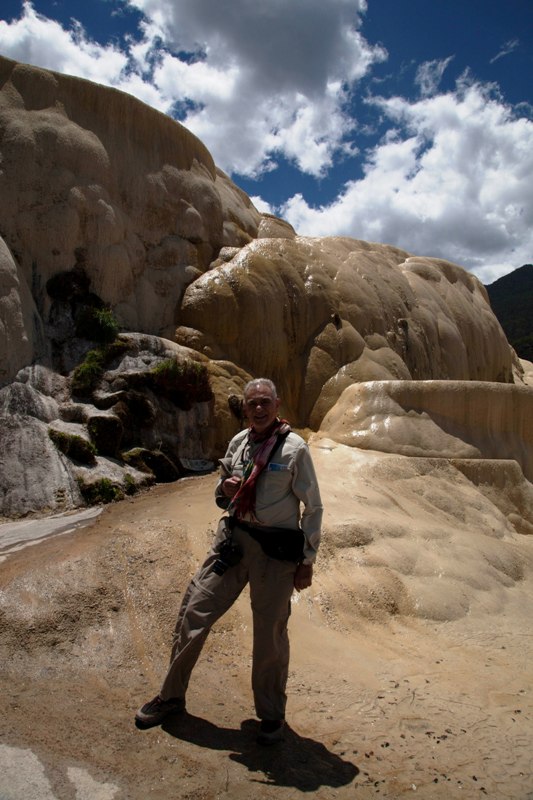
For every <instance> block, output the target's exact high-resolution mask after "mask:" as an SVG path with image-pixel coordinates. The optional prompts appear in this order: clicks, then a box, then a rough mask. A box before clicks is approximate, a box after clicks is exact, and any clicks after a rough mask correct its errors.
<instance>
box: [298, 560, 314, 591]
mask: <svg viewBox="0 0 533 800" xmlns="http://www.w3.org/2000/svg"><path fill="white" fill-rule="evenodd" d="M312 582H313V565H312V564H298V566H297V567H296V572H295V573H294V588H295V589H296V591H297V592H301V591H302V589H308V588H309V587H310V586H311V584H312Z"/></svg>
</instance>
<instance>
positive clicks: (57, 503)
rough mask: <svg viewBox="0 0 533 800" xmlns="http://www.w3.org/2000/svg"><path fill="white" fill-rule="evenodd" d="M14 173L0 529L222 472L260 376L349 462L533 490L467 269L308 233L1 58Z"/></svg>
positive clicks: (524, 446) (521, 435) (5, 216)
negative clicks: (437, 462) (374, 460)
mask: <svg viewBox="0 0 533 800" xmlns="http://www.w3.org/2000/svg"><path fill="white" fill-rule="evenodd" d="M0 159H1V165H2V169H1V170H0V214H1V219H0V223H1V225H0V231H1V233H2V236H3V239H1V240H0V389H1V391H0V453H1V454H2V455H1V456H0V458H1V459H2V461H1V477H0V513H3V514H7V515H8V516H15V515H18V514H25V513H29V512H31V511H40V510H50V511H57V510H62V509H69V508H73V507H75V506H76V505H80V504H83V503H84V502H87V498H88V497H92V498H93V501H94V497H95V496H97V495H98V492H104V493H105V492H107V493H108V499H109V492H111V495H110V496H111V497H113V496H118V495H120V494H121V493H126V492H128V491H130V490H134V489H135V488H137V487H138V486H140V485H143V484H144V483H145V482H149V481H150V480H152V481H153V480H167V479H169V476H171V477H173V476H179V475H181V474H183V470H184V469H185V468H184V466H183V465H184V464H185V463H187V464H189V465H191V464H213V463H214V462H215V461H216V459H217V458H218V457H220V456H221V455H222V453H223V451H224V449H225V446H226V444H227V441H228V439H229V438H230V437H231V436H232V435H233V434H234V433H236V432H237V431H238V430H239V429H240V428H241V427H242V425H243V420H242V418H241V416H240V412H239V408H240V406H239V397H240V395H241V393H242V388H243V386H244V384H245V383H246V381H247V380H249V379H250V378H252V377H257V376H267V377H269V378H272V379H273V380H274V381H275V382H276V383H277V385H278V387H279V390H280V393H281V397H282V403H283V404H282V412H283V413H284V414H285V415H286V416H288V417H289V418H290V419H291V421H292V423H293V424H294V425H295V426H297V427H300V428H308V429H311V431H315V432H316V431H319V432H320V437H321V438H324V437H327V436H328V435H329V436H330V437H331V441H333V440H335V441H337V443H341V444H342V446H343V447H344V446H345V445H350V446H352V445H356V446H361V447H366V448H371V449H375V450H379V449H381V450H385V451H387V452H391V453H405V454H408V455H414V456H418V455H423V456H424V457H428V454H430V456H431V457H435V456H437V455H439V454H440V455H439V457H440V456H443V457H445V458H448V459H459V460H462V461H465V462H466V461H472V460H474V461H475V460H476V459H477V460H481V461H483V460H484V459H487V458H491V459H494V458H504V459H514V460H516V462H517V463H518V464H520V465H521V468H522V470H523V471H524V474H526V475H528V476H530V475H531V470H532V462H531V429H530V427H528V423H527V419H529V418H531V414H530V410H529V403H530V399H531V395H530V392H531V389H530V387H529V386H528V375H529V372H528V370H527V369H526V368H525V367H524V365H523V364H520V363H519V362H518V359H517V357H516V354H514V352H513V351H512V349H511V348H510V347H509V345H508V343H507V340H506V338H505V336H504V334H503V331H502V329H501V327H500V325H499V323H498V322H497V320H496V317H495V316H494V314H493V313H492V311H491V309H490V305H489V303H488V299H487V294H486V291H485V289H484V287H483V286H482V284H481V283H480V282H479V281H478V280H477V279H476V278H475V277H473V276H472V275H470V274H468V273H467V272H465V270H463V269H462V268H461V267H459V266H456V265H454V264H451V263H449V262H446V261H443V260H438V259H432V258H423V257H420V256H414V255H412V254H410V253H407V252H405V251H401V250H398V249H396V248H394V247H390V246H386V245H381V244H376V243H369V242H362V241H358V240H355V239H349V238H340V237H338V238H305V237H300V236H298V235H297V232H296V231H294V229H293V228H292V227H291V226H290V225H289V224H288V223H287V222H285V221H283V220H280V219H278V218H276V217H274V216H272V215H269V214H261V213H259V212H258V211H257V209H256V208H255V207H254V206H253V203H252V202H251V200H250V198H249V197H248V196H247V195H246V194H245V193H244V192H243V191H241V190H240V189H239V188H238V187H237V186H236V185H235V184H234V183H233V182H232V181H231V180H230V178H229V177H228V176H227V175H225V174H224V173H223V172H222V171H221V170H219V169H217V168H216V166H215V164H214V163H213V159H212V157H211V155H210V153H209V152H208V150H207V149H206V148H205V146H204V145H203V144H202V143H201V142H200V141H199V140H198V139H197V138H196V137H194V136H193V135H192V134H191V133H190V132H189V131H187V130H186V129H185V128H183V126H181V125H180V124H178V123H177V122H175V121H173V120H172V119H170V118H169V117H167V116H165V115H163V114H160V113H158V112H157V111H154V110H153V109H151V108H149V107H148V106H146V105H144V104H143V103H140V102H139V101H137V100H135V99H134V98H132V97H130V96H128V95H126V94H123V93H121V92H117V91H115V90H112V89H108V88H104V87H101V86H97V85H95V84H92V83H90V82H87V81H83V80H80V79H78V78H72V77H68V76H64V75H59V74H56V73H52V72H49V71H46V70H42V69H36V68H34V67H30V66H27V65H24V64H18V63H16V62H13V61H9V60H7V59H2V58H0ZM515 379H516V381H517V384H519V385H517V386H510V385H509V386H506V384H513V381H514V380H515ZM426 382H429V383H426ZM465 386H466V387H467V388H464V387H465ZM428 387H430V388H428ZM449 404H454V409H453V413H452V412H451V411H450V410H449V408H448V405H449ZM491 409H492V410H491ZM494 409H498V411H497V413H496V411H494ZM517 409H519V411H518V412H517ZM528 415H529V417H528ZM510 420H512V422H511V421H510ZM339 446H341V445H339ZM110 487H111V488H110ZM111 490H112V491H111ZM113 492H115V493H118V494H116V495H113Z"/></svg>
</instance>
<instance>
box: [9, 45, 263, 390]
mask: <svg viewBox="0 0 533 800" xmlns="http://www.w3.org/2000/svg"><path fill="white" fill-rule="evenodd" d="M0 132H1V135H2V144H1V149H2V171H1V173H0V208H1V209H2V233H3V236H4V238H5V241H6V244H7V247H8V248H9V250H10V251H11V253H12V254H13V255H14V256H15V260H16V262H17V265H18V269H17V273H18V275H17V279H18V283H19V286H21V287H22V289H21V292H22V294H21V297H20V300H19V302H20V304H21V317H22V319H24V320H25V321H26V322H27V321H28V319H29V318H30V317H31V316H32V312H31V300H30V298H29V297H28V296H27V294H28V293H27V289H26V286H31V291H32V294H33V301H34V303H35V304H36V306H37V308H38V310H39V313H40V314H41V315H43V316H46V314H47V311H48V307H49V298H48V296H47V294H46V290H45V287H46V282H47V281H48V279H49V278H50V277H52V276H53V275H55V274H57V273H58V272H62V271H65V270H70V269H72V268H73V267H75V266H76V265H79V266H82V267H83V268H84V269H85V270H86V272H87V274H88V276H89V277H90V280H91V289H92V291H93V292H95V293H96V294H97V295H99V296H100V297H101V298H102V300H103V301H104V302H105V303H107V304H109V305H110V306H112V307H113V309H114V311H115V313H116V315H117V318H118V319H119V322H120V323H121V324H123V325H124V326H125V327H127V328H128V329H130V330H140V331H145V332H149V333H160V334H162V335H165V334H168V333H169V332H171V331H172V329H173V327H175V314H176V306H177V304H178V301H179V299H180V297H181V295H182V293H183V290H184V288H185V286H186V285H187V284H188V283H190V282H191V281H192V280H194V278H195V277H197V276H198V275H199V274H200V273H201V272H203V271H204V270H205V269H206V267H207V266H208V264H209V263H210V261H211V260H212V258H213V257H215V256H216V255H218V251H219V250H220V247H221V246H222V245H223V244H224V245H235V246H239V247H240V246H241V245H242V244H243V243H245V242H247V241H249V240H250V238H251V237H252V236H256V235H257V229H258V225H259V222H260V219H261V215H260V214H259V212H258V211H257V210H256V209H255V208H254V207H253V205H252V203H251V201H250V200H249V198H247V197H246V196H245V195H244V193H243V192H241V191H240V190H239V189H237V187H236V186H235V185H234V184H232V183H231V181H230V180H229V179H228V178H227V176H225V175H224V174H223V173H222V172H220V171H217V170H216V168H215V165H214V163H213V160H212V158H211V156H210V154H209V152H208V151H207V149H206V148H205V147H204V145H203V144H202V143H201V142H200V141H199V140H198V139H197V138H196V137H195V136H193V135H192V134H191V133H190V132H189V131H187V130H186V129H185V128H183V127H182V126H181V125H179V123H177V122H174V121H173V120H171V119H170V118H169V117H167V116H165V115H163V114H160V113H158V112H156V111H154V110H153V109H151V108H149V107H148V106H145V105H144V104H143V103H140V102H139V101H137V100H135V99H134V98H133V97H131V96H129V95H126V94H124V93H122V92H118V91H114V90H112V89H105V88H103V87H101V86H97V85H95V84H93V83H90V82H88V81H83V80H80V79H78V78H71V77H68V76H64V75H59V74H55V73H52V72H48V71H46V70H41V69H36V68H35V67H30V66H27V65H24V64H17V63H15V62H13V61H9V60H7V59H3V58H0ZM6 259H7V260H9V259H8V254H7V253H6V252H5V249H2V251H1V252H0V264H1V266H0V269H1V270H2V272H1V273H0V274H1V275H2V284H3V283H4V282H5V280H7V277H6V278H4V277H3V276H4V274H5V272H6ZM11 280H12V281H13V280H14V277H12V278H11ZM2 288H4V287H2ZM2 294H4V290H3V291H2ZM9 327H10V329H13V325H12V324H10V326H9ZM28 336H29V332H27V334H26V338H28ZM1 344H2V345H3V342H2V343H1ZM31 344H32V342H31V337H30V338H29V339H28V344H27V346H26V351H24V350H21V360H22V361H24V359H25V358H27V357H28V352H29V351H31V350H32V348H31ZM28 348H29V351H28ZM1 350H2V352H3V351H4V347H3V346H2V348H1ZM24 352H25V355H23V353H24ZM15 360H16V359H15ZM26 363H27V362H26ZM14 366H15V365H14V364H13V365H12V367H11V368H10V369H9V370H8V373H7V374H8V377H9V378H11V377H13V368H14ZM5 369H6V367H5V365H4V370H5ZM15 371H16V370H15Z"/></svg>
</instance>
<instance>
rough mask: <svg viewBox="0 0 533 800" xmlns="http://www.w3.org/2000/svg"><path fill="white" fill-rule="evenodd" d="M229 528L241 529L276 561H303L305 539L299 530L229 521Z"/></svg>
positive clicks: (234, 520)
mask: <svg viewBox="0 0 533 800" xmlns="http://www.w3.org/2000/svg"><path fill="white" fill-rule="evenodd" d="M229 525H230V527H231V528H233V527H237V528H242V530H243V531H246V533H247V534H249V535H250V536H251V537H252V539H255V541H256V542H257V543H258V544H260V545H261V548H262V550H263V553H264V554H265V555H267V556H269V557H270V558H276V559H277V560H278V561H294V562H296V563H298V562H299V561H301V560H302V559H303V552H304V544H305V537H304V535H303V533H302V531H301V530H294V529H293V528H268V527H267V526H266V525H261V526H260V527H259V526H257V525H250V524H249V523H248V522H243V521H242V520H240V519H239V520H236V519H234V518H233V517H230V519H229Z"/></svg>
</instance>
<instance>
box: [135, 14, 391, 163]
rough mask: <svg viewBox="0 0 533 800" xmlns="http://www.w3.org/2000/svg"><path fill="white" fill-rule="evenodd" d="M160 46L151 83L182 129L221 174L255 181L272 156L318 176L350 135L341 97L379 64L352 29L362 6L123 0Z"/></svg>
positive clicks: (375, 50) (375, 52)
mask: <svg viewBox="0 0 533 800" xmlns="http://www.w3.org/2000/svg"><path fill="white" fill-rule="evenodd" d="M129 2H130V5H132V6H135V7H136V8H137V9H139V10H140V11H142V12H143V13H144V14H146V16H147V17H148V18H149V19H150V20H154V21H155V22H156V24H157V29H158V33H159V35H160V36H162V37H163V39H164V42H165V45H167V46H168V47H169V48H172V49H173V51H174V52H182V51H186V52H188V53H194V54H196V56H197V57H198V59H199V60H196V61H195V62H194V63H185V62H184V61H180V59H179V58H176V57H175V56H172V55H170V54H169V55H167V56H165V57H164V58H163V59H162V62H161V65H160V68H159V69H157V70H156V72H155V73H154V81H155V83H156V85H157V86H158V87H159V89H160V90H161V91H162V93H163V94H164V95H165V96H168V95H169V94H170V93H171V92H172V91H174V93H175V98H176V100H181V101H183V100H187V101H188V102H189V103H190V105H191V108H190V109H189V110H188V112H187V114H186V116H185V118H184V119H183V120H182V121H183V122H184V124H185V125H186V126H187V127H188V128H189V129H190V130H192V131H193V133H195V134H196V135H197V136H199V138H200V139H202V141H203V142H204V143H205V144H206V145H207V147H208V148H209V150H210V151H211V153H212V154H213V157H214V159H215V161H216V162H217V164H219V165H220V166H221V167H222V168H223V169H224V170H226V171H227V172H230V173H233V174H234V173H240V174H242V175H249V176H252V175H253V176H257V175H259V174H260V173H261V172H263V171H265V170H269V169H271V168H272V166H273V162H274V160H275V158H276V156H277V155H278V154H283V155H284V156H285V157H286V158H288V159H289V160H291V161H293V162H294V163H295V164H296V165H297V167H298V168H299V169H300V170H301V171H302V172H307V173H309V174H311V175H315V176H318V175H321V174H323V173H324V172H325V171H326V170H327V169H328V168H329V167H330V166H331V164H332V161H333V158H334V155H335V153H336V152H338V151H339V150H342V149H343V148H344V144H343V138H344V136H345V135H346V133H347V132H348V131H349V130H350V128H351V121H350V120H349V118H348V116H347V114H346V112H345V110H344V104H345V101H346V91H347V88H348V87H349V86H351V85H352V84H353V82H354V81H357V80H358V79H360V78H361V77H363V75H365V74H366V73H367V71H368V70H369V69H370V67H371V65H372V64H373V63H375V62H376V61H379V60H382V59H384V58H385V52H384V50H383V49H382V48H380V47H372V46H370V45H369V44H368V43H367V42H366V41H365V39H364V38H363V37H362V36H361V35H360V33H359V32H358V30H357V26H358V24H359V21H360V15H361V13H362V12H364V11H365V10H366V2H365V0H329V1H328V3H327V4H326V3H324V2H323V0H291V2H290V3H287V2H286V0H263V2H261V3H252V2H250V1H249V0H231V2H229V0H225V2H224V0H219V2H217V3H216V4H214V3H213V2H212V0H174V1H173V2H169V0H129Z"/></svg>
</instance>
